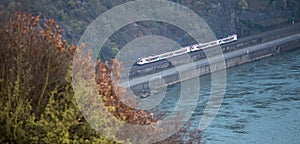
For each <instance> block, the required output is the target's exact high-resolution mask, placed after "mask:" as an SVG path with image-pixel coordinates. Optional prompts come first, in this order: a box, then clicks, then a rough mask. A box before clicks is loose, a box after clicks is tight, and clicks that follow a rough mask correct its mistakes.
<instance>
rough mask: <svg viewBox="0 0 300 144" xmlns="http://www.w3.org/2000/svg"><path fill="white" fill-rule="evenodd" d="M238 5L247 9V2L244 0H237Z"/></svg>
mask: <svg viewBox="0 0 300 144" xmlns="http://www.w3.org/2000/svg"><path fill="white" fill-rule="evenodd" d="M238 5H239V7H240V8H241V9H242V10H247V9H248V3H247V1H246V0H239V1H238Z"/></svg>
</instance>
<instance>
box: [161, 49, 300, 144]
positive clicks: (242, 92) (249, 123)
mask: <svg viewBox="0 0 300 144" xmlns="http://www.w3.org/2000/svg"><path fill="white" fill-rule="evenodd" d="M209 79H210V75H206V76H202V77H200V81H201V92H200V94H199V95H200V98H199V101H198V106H197V108H196V110H195V111H194V114H193V116H192V117H191V120H190V121H191V123H194V124H195V125H197V124H198V123H199V121H200V120H201V114H202V112H203V108H204V106H205V104H206V101H207V99H208V94H209V90H210V84H207V83H204V84H203V81H207V80H209ZM226 87H227V88H226V93H225V98H224V100H223V103H222V105H221V107H220V109H219V112H218V113H217V115H216V117H215V119H214V120H213V121H212V123H211V124H210V125H209V126H208V127H207V128H206V129H205V130H204V131H203V132H202V142H203V143H207V144H227V143H229V144H235V143H236V144H241V143H251V144H255V143H257V144H269V143H272V144H282V143H284V144H296V143H300V50H294V51H291V52H287V53H284V54H281V55H278V56H273V57H268V58H265V59H262V60H259V61H255V62H251V63H247V64H244V65H241V66H237V67H234V68H230V69H227V85H226ZM179 93H180V84H176V85H173V86H171V87H168V89H167V94H166V97H165V99H164V100H163V102H162V103H161V104H160V105H159V109H160V110H161V111H163V112H167V113H168V112H171V111H172V110H173V108H174V106H175V105H176V103H177V102H178V97H179Z"/></svg>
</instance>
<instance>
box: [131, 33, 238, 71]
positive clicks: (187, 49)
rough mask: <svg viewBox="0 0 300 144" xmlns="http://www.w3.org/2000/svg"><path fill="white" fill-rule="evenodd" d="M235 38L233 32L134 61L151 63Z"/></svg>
mask: <svg viewBox="0 0 300 144" xmlns="http://www.w3.org/2000/svg"><path fill="white" fill-rule="evenodd" d="M237 39H238V37H237V35H236V34H234V35H231V36H228V37H226V38H222V39H218V40H215V41H211V42H206V43H199V44H195V45H192V46H186V47H184V48H180V49H178V50H175V51H170V52H166V53H163V54H158V55H151V56H148V57H142V58H139V59H138V61H137V62H136V63H137V64H138V65H144V64H147V63H152V62H156V61H159V60H163V59H168V58H171V57H175V56H179V55H183V54H186V53H189V52H193V51H199V50H203V49H206V48H209V47H213V46H217V45H221V44H226V43H230V42H233V41H236V40H237Z"/></svg>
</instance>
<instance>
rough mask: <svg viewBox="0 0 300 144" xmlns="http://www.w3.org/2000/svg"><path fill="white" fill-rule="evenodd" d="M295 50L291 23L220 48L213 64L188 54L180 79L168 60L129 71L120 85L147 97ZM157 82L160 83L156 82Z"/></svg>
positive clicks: (298, 28)
mask: <svg viewBox="0 0 300 144" xmlns="http://www.w3.org/2000/svg"><path fill="white" fill-rule="evenodd" d="M299 47H300V24H295V25H293V26H290V27H285V28H281V29H277V30H272V31H269V32H265V33H261V34H258V35H255V36H250V37H245V38H241V39H239V40H238V41H236V42H233V43H230V44H225V45H222V46H221V49H222V51H223V56H224V57H223V58H221V57H219V56H217V55H216V56H215V58H212V59H213V61H209V62H208V60H207V58H206V56H205V53H204V52H201V51H199V52H196V53H192V54H190V55H191V58H192V59H193V60H194V62H193V63H192V64H184V65H179V67H181V68H180V69H181V70H182V71H181V72H180V74H183V73H184V75H185V76H186V77H184V78H182V77H180V75H179V73H178V72H177V70H178V68H176V67H174V66H172V64H171V63H170V62H169V61H167V60H165V61H159V62H156V63H153V64H148V65H145V66H143V67H138V66H136V67H134V68H132V70H131V72H130V76H131V79H130V81H129V82H124V83H121V85H122V86H124V87H126V88H127V89H128V90H129V88H130V90H131V91H132V92H133V93H135V94H136V95H140V96H149V95H150V94H151V92H152V93H153V92H155V91H159V88H160V87H163V86H168V85H172V84H174V83H178V82H180V81H183V80H187V79H190V78H193V77H197V76H201V75H206V74H209V73H212V72H215V71H219V70H221V69H224V68H230V67H233V66H238V65H241V64H244V63H248V62H252V61H256V60H259V59H262V58H264V57H269V56H275V55H279V54H281V53H284V52H286V51H290V50H293V49H296V48H299ZM218 57H219V58H218ZM224 62H225V64H226V66H225V67H224V66H220V65H222V63H223V65H224ZM179 63H180V62H179ZM156 71H159V72H156ZM161 80H163V81H164V82H163V83H162V82H160V81H161ZM150 81H151V82H152V83H153V82H154V83H155V81H157V83H156V84H155V88H154V90H153V87H152V91H150V88H149V82H150ZM152 85H153V84H152ZM155 89H157V90H155Z"/></svg>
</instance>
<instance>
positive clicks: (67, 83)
mask: <svg viewBox="0 0 300 144" xmlns="http://www.w3.org/2000/svg"><path fill="white" fill-rule="evenodd" d="M61 32H62V29H61V28H60V27H59V26H58V25H56V24H55V21H54V20H45V21H42V20H41V19H40V16H32V15H30V14H19V13H15V16H14V18H12V19H10V22H9V25H8V26H6V27H5V28H2V29H1V30H0V49H1V50H0V63H1V67H0V86H1V87H0V106H1V107H0V135H1V137H0V143H4V142H9V143H11V142H13V143H76V142H77V143H84V142H94V143H112V142H113V141H112V140H108V139H107V138H105V137H103V136H102V135H101V134H99V133H97V131H95V130H93V129H92V128H91V127H90V126H89V125H88V124H87V122H86V121H85V120H84V117H83V116H82V115H81V113H80V111H79V109H78V107H77V105H76V104H75V100H74V98H73V89H72V84H71V82H72V77H71V73H70V71H71V62H72V61H71V60H72V57H73V53H74V51H75V49H76V47H75V46H71V45H68V44H67V42H66V41H65V40H63V39H62V35H61Z"/></svg>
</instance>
